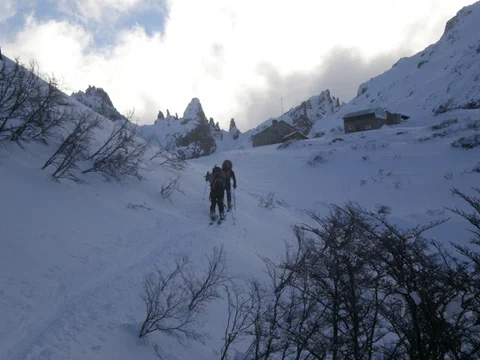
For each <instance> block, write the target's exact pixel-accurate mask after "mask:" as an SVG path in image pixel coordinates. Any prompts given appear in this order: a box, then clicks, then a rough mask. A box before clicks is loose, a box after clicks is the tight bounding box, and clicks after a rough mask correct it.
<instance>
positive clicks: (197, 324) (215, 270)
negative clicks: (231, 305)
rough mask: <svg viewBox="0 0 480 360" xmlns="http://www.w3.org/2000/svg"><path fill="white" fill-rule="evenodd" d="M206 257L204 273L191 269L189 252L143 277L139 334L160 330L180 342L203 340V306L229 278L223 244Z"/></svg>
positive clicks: (212, 298)
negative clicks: (143, 308) (166, 267)
mask: <svg viewBox="0 0 480 360" xmlns="http://www.w3.org/2000/svg"><path fill="white" fill-rule="evenodd" d="M207 259H208V264H207V267H206V269H205V270H204V272H203V274H199V271H198V269H195V268H194V266H193V264H192V262H191V260H190V258H189V256H188V255H185V254H180V255H178V256H177V257H176V258H175V265H174V266H173V267H171V268H169V269H159V268H157V269H156V271H155V272H152V273H150V274H148V275H146V276H145V278H144V282H143V290H144V292H143V294H142V300H143V303H144V304H145V309H146V312H147V315H146V318H145V320H144V322H143V324H142V327H141V329H140V333H139V337H144V336H146V335H147V334H149V333H152V332H154V331H159V332H162V333H164V334H165V335H168V336H172V337H174V338H176V339H177V340H179V341H180V342H181V343H185V342H186V341H187V340H195V341H200V342H203V341H204V340H205V338H206V336H207V335H208V334H207V333H206V331H205V330H203V328H202V326H201V325H202V324H201V321H202V317H203V316H204V315H206V306H207V304H208V303H209V302H210V301H212V300H214V299H217V298H219V297H220V290H221V287H222V286H223V285H224V284H226V282H227V280H228V279H227V263H226V254H225V251H224V249H223V246H222V247H220V248H217V247H215V248H214V249H213V251H212V254H211V255H210V256H208V257H207Z"/></svg>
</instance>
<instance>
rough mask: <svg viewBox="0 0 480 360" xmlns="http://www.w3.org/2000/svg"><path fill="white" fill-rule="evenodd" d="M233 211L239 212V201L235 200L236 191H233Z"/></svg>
mask: <svg viewBox="0 0 480 360" xmlns="http://www.w3.org/2000/svg"><path fill="white" fill-rule="evenodd" d="M233 210H235V211H237V201H236V200H235V189H233Z"/></svg>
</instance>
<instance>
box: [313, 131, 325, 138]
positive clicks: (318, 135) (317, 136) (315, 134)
mask: <svg viewBox="0 0 480 360" xmlns="http://www.w3.org/2000/svg"><path fill="white" fill-rule="evenodd" d="M324 135H325V132H324V131H318V132H316V133H314V134H313V136H312V137H313V138H314V139H318V138H321V137H322V136H324Z"/></svg>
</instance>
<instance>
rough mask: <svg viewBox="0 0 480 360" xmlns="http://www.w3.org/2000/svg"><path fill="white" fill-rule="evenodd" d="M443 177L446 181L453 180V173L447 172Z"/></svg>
mask: <svg viewBox="0 0 480 360" xmlns="http://www.w3.org/2000/svg"><path fill="white" fill-rule="evenodd" d="M443 177H444V178H445V179H447V180H452V179H453V172H448V173H446V174H445V175H443Z"/></svg>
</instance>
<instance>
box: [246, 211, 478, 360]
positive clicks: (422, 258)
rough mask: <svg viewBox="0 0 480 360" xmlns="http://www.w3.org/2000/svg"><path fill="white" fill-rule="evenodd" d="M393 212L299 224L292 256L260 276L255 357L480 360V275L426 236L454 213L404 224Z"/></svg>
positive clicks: (251, 353) (254, 310)
mask: <svg viewBox="0 0 480 360" xmlns="http://www.w3.org/2000/svg"><path fill="white" fill-rule="evenodd" d="M477 211H478V210H477ZM389 212H390V209H389V208H388V207H386V206H378V207H377V210H376V211H373V212H372V211H366V210H363V209H361V208H360V207H359V206H358V205H354V204H347V205H346V206H344V207H338V206H334V207H332V211H331V213H330V215H329V216H327V217H326V218H320V217H319V216H318V215H316V214H315V213H313V212H309V214H310V217H311V219H312V220H313V221H314V226H311V225H307V224H301V225H297V226H295V228H294V233H295V237H296V243H295V244H294V245H289V244H287V251H286V255H285V257H284V259H283V260H281V261H280V263H274V262H272V261H271V260H268V259H264V263H265V266H266V271H267V274H268V275H269V279H270V280H269V281H268V282H267V284H260V283H259V282H257V281H255V282H254V281H252V294H254V298H256V299H257V301H256V302H255V306H253V307H251V308H249V311H250V310H251V319H252V324H251V327H250V329H247V330H246V334H248V335H250V336H252V342H251V345H250V347H249V348H248V350H247V352H246V355H247V357H246V358H248V359H337V360H338V359H379V358H384V359H403V358H408V359H432V360H433V359H450V358H465V359H473V358H476V357H478V355H479V350H478V349H479V348H480V329H479V327H478V326H475V322H476V321H478V320H477V318H476V317H475V316H473V315H472V314H474V311H478V310H474V309H473V308H474V306H476V308H479V307H480V306H478V304H477V303H475V301H478V299H479V298H480V296H479V294H478V291H479V290H478V289H479V287H478V283H476V282H475V281H478V279H477V280H475V277H474V276H472V272H471V271H470V272H469V271H468V269H470V268H471V267H469V266H468V263H467V262H465V261H460V260H458V259H456V258H455V257H453V256H452V255H450V254H448V253H447V252H446V250H445V249H443V248H442V246H441V245H440V244H439V243H438V242H435V241H433V240H428V239H426V238H424V237H423V235H422V234H423V233H424V232H425V231H427V230H429V229H431V228H433V227H436V226H439V225H440V224H442V223H444V222H445V221H446V219H444V220H439V221H435V222H431V223H429V224H426V225H418V226H416V227H414V228H407V229H401V228H399V227H397V226H396V225H393V224H391V223H390V222H389V221H388V219H387V218H388V215H389ZM474 219H476V217H475V218H474ZM475 223H476V224H477V225H478V222H475ZM477 228H478V227H477ZM477 240H478V238H477ZM466 254H467V255H468V254H469V253H466ZM470 254H471V253H470ZM470 256H471V255H470ZM472 259H473V261H475V259H477V261H478V258H477V257H473V258H472ZM471 263H472V264H473V262H471ZM474 280H475V281H474ZM473 299H475V300H473ZM477 313H478V312H477Z"/></svg>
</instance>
